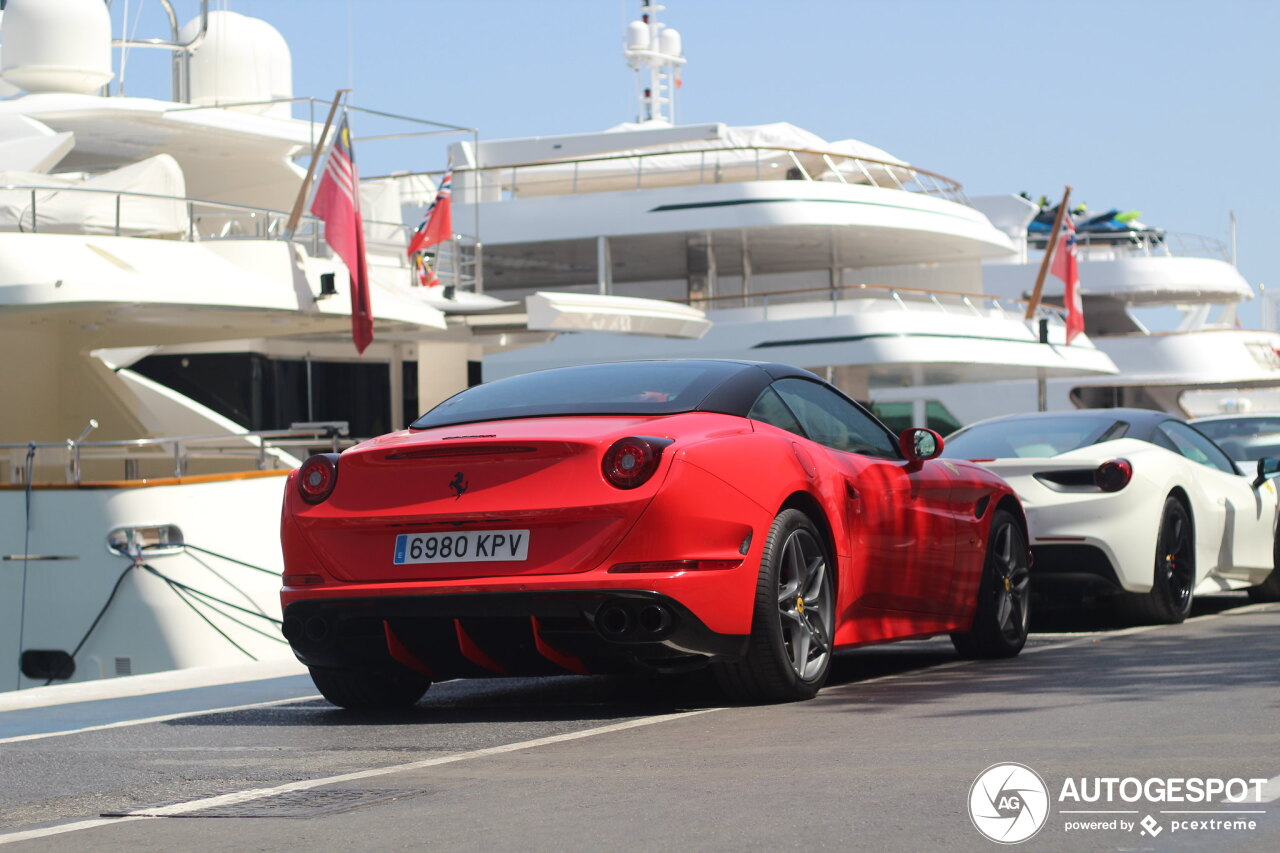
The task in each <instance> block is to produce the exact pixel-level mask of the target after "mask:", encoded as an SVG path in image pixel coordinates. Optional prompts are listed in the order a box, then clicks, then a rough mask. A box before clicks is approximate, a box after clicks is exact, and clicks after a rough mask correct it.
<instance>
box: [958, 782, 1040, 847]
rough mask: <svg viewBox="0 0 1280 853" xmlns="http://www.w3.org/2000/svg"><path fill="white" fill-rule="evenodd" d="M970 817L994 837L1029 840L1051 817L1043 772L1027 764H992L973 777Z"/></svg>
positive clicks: (1014, 841)
mask: <svg viewBox="0 0 1280 853" xmlns="http://www.w3.org/2000/svg"><path fill="white" fill-rule="evenodd" d="M969 817H970V819H972V820H973V825H974V826H976V827H977V828H978V832H981V833H982V834H983V835H985V836H986V837H987V838H990V839H991V840H992V841H995V842H998V843H1000V844H1017V843H1019V842H1022V841H1026V840H1027V839H1028V838H1030V837H1031V836H1033V835H1035V834H1036V833H1037V832H1039V831H1040V827H1042V826H1044V824H1045V821H1046V820H1047V819H1048V817H1049V789H1048V788H1047V787H1046V786H1045V784H1044V780H1043V779H1041V778H1040V774H1039V773H1037V772H1036V771H1034V770H1032V769H1031V768H1030V767H1027V766H1026V765H1024V764H1013V763H1009V764H993V765H991V766H990V767H988V768H987V769H986V770H983V771H982V772H981V773H979V774H978V778H977V779H974V780H973V787H971V788H970V789H969Z"/></svg>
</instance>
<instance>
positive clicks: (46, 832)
mask: <svg viewBox="0 0 1280 853" xmlns="http://www.w3.org/2000/svg"><path fill="white" fill-rule="evenodd" d="M1268 606H1269V605H1266V604H1253V605H1246V606H1244V607H1238V608H1235V609H1234V610H1230V611H1224V612H1222V613H1210V614H1206V615H1204V616H1197V617H1194V618H1192V619H1188V620H1186V622H1183V623H1181V624H1184V625H1185V624H1188V623H1194V622H1203V621H1206V620H1209V619H1219V618H1222V617H1223V616H1227V615H1232V614H1235V615H1239V614H1241V613H1250V612H1254V611H1257V610H1261V609H1266V608H1267V607H1268ZM1171 627H1177V626H1176V625H1138V626H1135V627H1132V628H1124V629H1121V630H1118V631H1110V632H1106V633H1103V634H1087V635H1085V636H1083V637H1080V638H1079V639H1071V640H1066V641H1064V642H1061V643H1051V644H1049V645H1047V646H1035V647H1033V648H1029V649H1025V650H1024V651H1023V654H1032V653H1035V652H1044V651H1050V650H1053V649H1062V648H1067V647H1069V646H1076V645H1082V644H1084V643H1097V642H1101V641H1102V640H1103V639H1109V638H1111V637H1124V636H1129V635H1132V634H1142V633H1145V632H1147V631H1154V630H1157V629H1159V628H1171ZM977 662H978V661H976V660H969V659H965V660H957V661H952V662H950V663H944V664H939V665H937V666H933V667H929V668H928V669H927V670H923V671H922V670H912V671H909V672H900V673H892V674H889V675H881V676H877V677H875V678H868V679H866V680H864V681H854V682H850V683H848V684H842V685H839V686H838V687H834V688H831V690H832V691H835V690H842V689H849V688H855V687H860V686H862V685H866V684H875V683H877V682H881V681H892V680H894V679H898V678H905V677H908V676H912V675H921V674H922V673H926V672H927V673H933V672H938V671H941V670H946V669H955V668H957V667H961V666H969V665H971V664H974V663H977ZM308 698H315V697H296V698H293V699H282V700H279V701H277V702H264V703H260V704H258V705H245V706H241V708H257V707H266V706H269V705H277V704H283V703H292V702H301V701H306V700H307V699H308ZM233 710H240V708H224V709H216V710H209V711H192V712H187V713H183V714H172V715H168V716H164V717H153V718H149V719H145V720H130V721H121V722H118V723H111V724H108V725H105V726H93V727H90V728H86V729H78V730H77V731H94V730H97V729H107V728H121V727H125V726H130V725H141V724H143V723H148V722H161V721H164V720H172V719H180V718H183V717H193V716H200V715H204V714H213V713H219V712H220V711H233ZM724 710H726V709H725V708H700V709H698V710H694V711H682V712H679V713H675V714H663V715H661V716H657V717H645V718H643V719H638V720H630V721H628V722H624V723H614V724H611V725H607V726H599V727H597V728H594V729H584V730H582V731H577V732H569V733H567V734H561V735H552V736H550V737H544V738H535V739H534V740H528V741H521V742H518V743H510V744H504V745H502V746H492V747H486V748H485V749H477V750H471V751H469V752H460V753H456V754H454V755H446V756H441V757H438V758H428V759H424V760H422V761H414V762H410V763H408V764H396V765H392V766H390V767H380V768H376V769H372V770H362V771H359V772H355V773H344V774H341V775H338V776H328V777H323V778H320V779H308V780H304V781H300V782H290V783H287V784H284V785H277V786H275V787H273V788H255V789H252V790H247V791H239V792H236V793H233V794H223V795H221V796H218V797H208V798H206V799H203V800H192V801H189V802H185V803H176V804H174V805H171V806H163V807H160V808H156V809H149V810H147V811H144V812H131V813H128V814H127V815H126V816H124V817H118V818H97V819H93V820H84V821H77V822H75V823H66V824H61V825H58V826H50V827H45V828H43V829H32V830H25V831H19V832H12V833H7V834H0V844H10V843H13V842H15V841H29V840H31V839H33V838H46V837H48V836H51V835H61V834H63V833H67V832H76V831H79V830H82V829H93V828H95V827H99V826H106V825H109V824H119V823H124V822H131V821H136V820H147V819H150V818H153V817H168V816H172V815H179V814H189V813H190V812H194V811H200V810H202V809H207V808H214V807H218V806H225V805H233V804H238V803H244V802H249V801H252V800H258V799H264V798H266V797H273V796H277V795H279V794H287V793H291V792H293V791H305V790H310V789H312V788H320V787H324V786H326V785H336V784H341V783H343V782H351V781H356V780H360V779H369V778H373V777H377V776H386V775H389V774H392V773H399V772H402V771H405V770H417V769H419V768H423V767H434V766H438V765H441V764H452V763H454V762H458V761H468V760H470V759H473V758H485V757H487V756H490V755H501V754H504V753H508V752H517V751H519V750H523V749H534V748H536V747H540V746H547V745H550V744H554V743H563V742H565V741H572V740H580V739H582V738H588V737H594V736H595V735H602V734H609V733H611V732H617V731H624V730H626V729H633V728H639V727H642V726H651V725H656V724H658V723H666V722H670V721H672V720H680V719H684V718H686V717H694V716H698V715H700V714H712V713H715V712H717V711H724ZM60 734H72V732H53V733H50V734H47V735H25V736H22V737H19V738H12V739H9V740H6V741H0V743H8V742H12V741H14V740H34V739H36V738H40V737H53V736H56V735H60ZM1261 794H1262V798H1260V799H1259V802H1271V801H1273V800H1276V799H1280V776H1277V777H1275V778H1274V779H1271V780H1270V781H1268V782H1267V784H1266V785H1264V786H1263V788H1262V792H1261Z"/></svg>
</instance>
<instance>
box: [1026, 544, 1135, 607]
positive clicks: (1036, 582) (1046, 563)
mask: <svg viewBox="0 0 1280 853" xmlns="http://www.w3.org/2000/svg"><path fill="white" fill-rule="evenodd" d="M1031 552H1032V555H1033V556H1032V562H1031V577H1032V584H1033V589H1039V590H1042V591H1044V593H1045V594H1046V595H1047V596H1049V598H1051V599H1053V598H1058V597H1060V596H1083V595H1099V596H1106V595H1115V594H1117V593H1122V592H1124V591H1125V588H1124V586H1123V584H1121V582H1120V578H1119V576H1118V575H1117V574H1116V570H1115V566H1114V565H1113V564H1112V562H1111V557H1110V555H1109V554H1108V553H1107V551H1106V550H1105V549H1103V548H1101V547H1099V546H1097V545H1095V544H1093V543H1084V542H1082V543H1080V544H1070V545H1066V544H1063V545H1035V546H1032V548H1031Z"/></svg>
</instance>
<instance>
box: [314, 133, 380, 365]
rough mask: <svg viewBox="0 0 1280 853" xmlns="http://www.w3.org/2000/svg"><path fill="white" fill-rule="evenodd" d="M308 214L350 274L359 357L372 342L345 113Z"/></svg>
mask: <svg viewBox="0 0 1280 853" xmlns="http://www.w3.org/2000/svg"><path fill="white" fill-rule="evenodd" d="M311 212H312V213H313V214H315V215H316V216H318V217H319V218H320V219H322V220H323V221H324V239H325V242H327V243H328V244H329V245H330V246H332V247H333V251H334V253H335V254H337V256H338V257H340V258H342V261H343V263H345V264H346V265H347V270H348V271H349V272H350V273H351V340H352V341H354V342H355V345H356V352H358V353H363V352H364V351H365V348H366V347H367V346H369V343H370V342H371V341H372V340H373V312H372V310H371V309H370V308H369V272H368V269H367V268H366V267H365V256H364V221H363V220H362V219H361V217H360V177H359V175H358V174H356V161H355V156H354V155H353V154H352V151H351V129H350V128H349V127H348V126H347V116H346V113H343V115H342V121H341V122H339V123H338V127H337V129H336V130H335V131H334V137H333V144H332V145H331V146H330V147H329V156H328V159H327V160H326V161H325V165H324V174H323V175H322V176H321V177H320V184H319V186H318V187H317V189H316V196H315V198H314V199H312V200H311Z"/></svg>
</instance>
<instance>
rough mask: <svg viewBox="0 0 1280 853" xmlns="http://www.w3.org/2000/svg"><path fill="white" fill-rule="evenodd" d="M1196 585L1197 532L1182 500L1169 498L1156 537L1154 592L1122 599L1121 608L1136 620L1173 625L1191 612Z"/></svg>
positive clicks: (1127, 596) (1153, 567) (1152, 581)
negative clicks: (1193, 591)
mask: <svg viewBox="0 0 1280 853" xmlns="http://www.w3.org/2000/svg"><path fill="white" fill-rule="evenodd" d="M1195 582H1196V552H1195V531H1194V530H1193V529H1192V527H1191V516H1190V515H1188V514H1187V508H1186V507H1185V506H1183V504H1182V501H1180V500H1178V499H1177V498H1175V497H1172V496H1170V497H1168V498H1165V501H1164V512H1163V514H1161V516H1160V533H1159V534H1158V535H1157V536H1156V553H1155V561H1154V564H1153V566H1152V574H1151V591H1150V592H1140V593H1131V594H1128V595H1125V596H1122V597H1121V601H1120V605H1121V608H1122V609H1123V610H1124V612H1125V613H1126V614H1127V615H1128V616H1129V617H1131V618H1132V619H1134V620H1136V621H1139V622H1142V623H1146V624H1151V625H1173V624H1176V623H1178V622H1181V621H1182V620H1184V619H1186V618H1187V614H1189V613H1190V612H1191V597H1192V590H1193V589H1194V588H1195Z"/></svg>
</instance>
